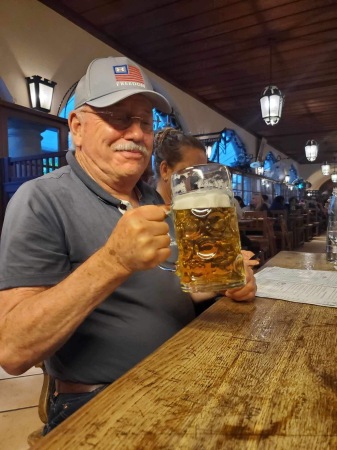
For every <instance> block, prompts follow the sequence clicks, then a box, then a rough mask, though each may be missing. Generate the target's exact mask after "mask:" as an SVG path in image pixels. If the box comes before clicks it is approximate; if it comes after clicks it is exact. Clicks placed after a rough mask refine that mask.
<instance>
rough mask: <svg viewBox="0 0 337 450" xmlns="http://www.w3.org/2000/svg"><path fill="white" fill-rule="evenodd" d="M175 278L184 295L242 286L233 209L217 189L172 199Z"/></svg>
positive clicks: (241, 260)
mask: <svg viewBox="0 0 337 450" xmlns="http://www.w3.org/2000/svg"><path fill="white" fill-rule="evenodd" d="M173 211H174V227H175V233H176V241H177V245H178V252H179V257H178V263H177V275H178V276H179V278H180V281H181V285H182V289H183V290H184V291H186V292H205V291H219V290H222V289H227V288H230V287H237V286H243V285H244V284H245V271H244V265H243V257H242V254H241V244H240V235H239V229H238V222H237V217H236V209H235V207H234V206H232V205H231V201H230V199H229V197H228V196H227V195H226V194H224V193H223V192H222V191H220V190H216V189H215V190H209V191H204V190H199V191H194V192H190V193H187V194H184V195H181V196H177V197H175V198H174V202H173Z"/></svg>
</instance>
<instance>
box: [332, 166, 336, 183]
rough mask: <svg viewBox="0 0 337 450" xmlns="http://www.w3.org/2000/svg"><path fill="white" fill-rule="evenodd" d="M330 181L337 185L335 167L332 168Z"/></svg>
mask: <svg viewBox="0 0 337 450" xmlns="http://www.w3.org/2000/svg"><path fill="white" fill-rule="evenodd" d="M331 181H332V182H333V183H337V172H336V167H334V169H333V172H332V174H331Z"/></svg>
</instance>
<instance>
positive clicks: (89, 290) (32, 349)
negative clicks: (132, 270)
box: [0, 247, 129, 375]
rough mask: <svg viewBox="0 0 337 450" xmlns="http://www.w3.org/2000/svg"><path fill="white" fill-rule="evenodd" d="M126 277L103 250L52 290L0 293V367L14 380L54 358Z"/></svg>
mask: <svg viewBox="0 0 337 450" xmlns="http://www.w3.org/2000/svg"><path fill="white" fill-rule="evenodd" d="M128 276H129V273H128V272H127V271H126V270H125V269H124V268H123V266H121V265H120V264H118V263H116V264H114V261H113V258H111V255H110V254H109V255H108V254H107V251H106V249H105V248H104V247H103V248H102V249H100V250H98V251H97V252H96V253H95V254H94V255H92V256H91V257H90V258H89V259H88V260H87V261H86V262H85V263H83V264H82V265H81V266H80V267H79V268H78V269H76V270H75V271H74V272H73V273H72V274H71V275H69V276H68V277H67V278H66V279H64V280H63V281H62V282H60V283H59V284H57V285H56V286H53V287H51V288H47V287H44V288H16V289H10V290H7V291H1V292H0V304H1V313H0V365H1V366H3V367H4V369H5V370H6V371H7V372H9V373H12V374H14V375H17V374H20V373H22V372H24V371H26V370H27V369H29V368H30V367H31V366H32V365H34V364H35V363H37V362H39V361H41V360H43V359H45V358H46V357H47V356H49V355H51V354H53V353H54V352H55V351H56V350H57V349H58V348H59V347H60V346H61V345H62V344H63V343H64V342H65V341H66V340H67V339H68V338H69V336H70V335H71V334H72V333H73V332H74V331H75V329H76V328H77V327H78V326H79V325H80V324H81V323H82V322H83V320H84V319H85V318H86V317H87V316H88V315H89V314H90V313H91V312H92V311H93V309H94V308H95V307H96V306H97V305H98V304H100V303H101V302H102V301H104V299H106V297H107V296H108V295H109V294H111V292H113V291H114V290H115V289H116V288H117V287H118V286H119V285H120V284H121V283H122V282H123V281H125V280H126V279H127V277H128Z"/></svg>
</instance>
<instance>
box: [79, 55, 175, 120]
mask: <svg viewBox="0 0 337 450" xmlns="http://www.w3.org/2000/svg"><path fill="white" fill-rule="evenodd" d="M135 94H142V95H144V96H145V97H147V98H149V99H150V100H151V101H152V104H153V107H154V108H157V109H159V110H160V111H162V112H164V113H167V114H169V113H170V112H171V110H172V108H171V106H170V104H169V102H168V101H167V100H166V98H165V97H164V96H163V95H161V94H158V92H155V91H154V90H153V86H152V84H151V82H150V80H149V78H148V77H147V76H146V74H145V73H144V71H143V70H142V69H141V68H140V67H139V66H138V65H137V64H136V63H134V62H133V61H131V60H130V59H128V58H125V57H124V56H123V57H112V56H109V57H108V58H100V59H95V60H94V61H92V62H91V63H90V65H89V67H88V69H87V73H86V74H85V75H84V77H82V78H81V79H80V81H79V82H78V85H77V87H76V90H75V109H76V108H79V107H80V106H82V105H84V104H85V103H86V104H87V105H90V106H94V107H96V108H104V107H106V106H110V105H114V104H115V103H117V102H120V101H121V100H124V99H125V98H127V97H130V96H131V95H135Z"/></svg>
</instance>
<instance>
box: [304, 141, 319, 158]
mask: <svg viewBox="0 0 337 450" xmlns="http://www.w3.org/2000/svg"><path fill="white" fill-rule="evenodd" d="M317 154H318V144H317V142H316V141H314V140H313V139H311V140H309V141H307V143H306V144H305V156H306V158H307V160H308V161H310V162H312V161H315V159H316V158H317Z"/></svg>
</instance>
